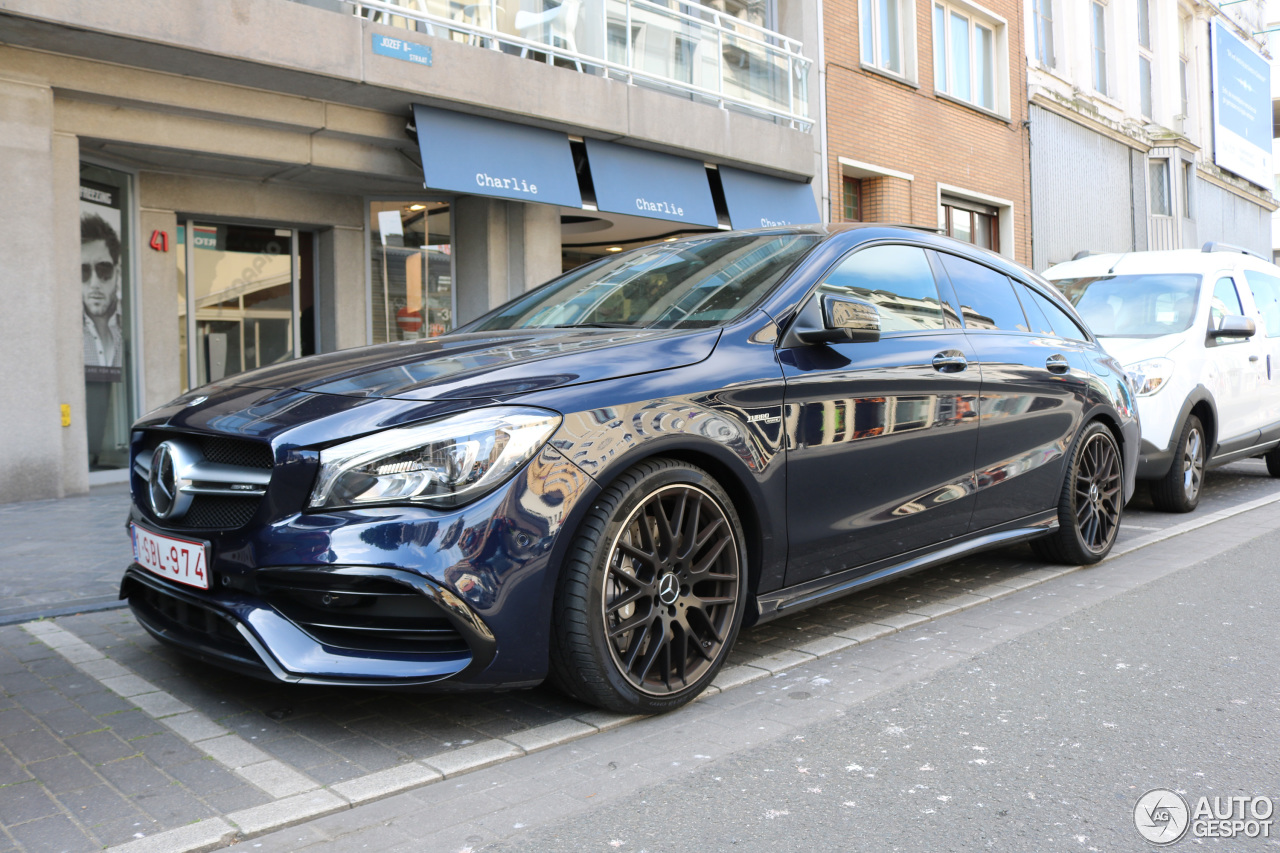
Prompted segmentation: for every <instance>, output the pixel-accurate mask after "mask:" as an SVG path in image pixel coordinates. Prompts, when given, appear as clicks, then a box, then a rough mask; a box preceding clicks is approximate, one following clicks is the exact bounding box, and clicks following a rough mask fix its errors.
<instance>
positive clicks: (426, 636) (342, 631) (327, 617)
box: [257, 570, 469, 654]
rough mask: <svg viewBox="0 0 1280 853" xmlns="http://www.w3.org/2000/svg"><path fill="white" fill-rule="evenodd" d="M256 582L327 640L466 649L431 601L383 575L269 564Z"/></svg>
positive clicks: (421, 650)
mask: <svg viewBox="0 0 1280 853" xmlns="http://www.w3.org/2000/svg"><path fill="white" fill-rule="evenodd" d="M257 584H258V591H259V594H260V595H261V596H262V597H263V598H264V599H265V600H266V601H268V602H269V603H270V604H271V605H272V606H273V607H274V608H275V609H276V610H277V611H279V612H280V613H281V614H282V615H283V616H284V617H285V618H287V619H288V620H289V621H291V622H293V623H294V624H295V625H297V626H298V627H299V628H301V629H302V630H303V631H306V632H307V633H308V634H310V635H311V636H312V637H314V638H315V639H316V640H318V641H320V642H321V643H323V644H325V645H327V646H333V647H336V648H341V649H350V650H353V651H367V652H398V653H401V654H456V653H458V652H465V651H467V650H468V649H469V647H468V645H467V642H466V640H465V639H463V637H462V634H460V633H459V632H458V630H457V629H456V628H454V627H453V625H452V623H450V622H449V620H448V619H446V618H445V617H444V615H443V613H442V612H441V611H440V608H439V607H438V606H437V605H436V603H435V602H434V601H432V600H431V599H430V598H428V597H427V596H425V595H423V594H422V593H421V592H418V591H417V590H416V589H414V588H413V587H411V586H407V585H404V584H401V583H398V582H396V581H394V580H390V579H388V578H385V577H377V576H373V577H371V576H368V575H343V574H338V573H334V572H308V571H297V570H294V571H275V572H273V571H269V570H268V571H263V572H260V573H259V575H258V578H257Z"/></svg>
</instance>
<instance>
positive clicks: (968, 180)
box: [824, 0, 1031, 263]
mask: <svg viewBox="0 0 1280 853" xmlns="http://www.w3.org/2000/svg"><path fill="white" fill-rule="evenodd" d="M824 17H825V32H826V35H825V67H824V73H825V85H826V105H827V113H826V128H827V151H828V158H829V159H828V164H827V168H828V172H827V174H828V175H829V178H830V184H829V187H828V191H829V193H830V216H831V221H833V222H838V221H842V220H860V221H878V222H896V223H911V224H914V225H926V226H940V227H943V228H946V229H947V230H948V233H951V234H952V236H956V237H959V238H961V239H968V240H969V241H971V242H976V243H978V244H980V245H986V246H987V247H988V248H992V249H994V250H995V251H998V252H1000V253H1001V254H1003V255H1006V256H1009V257H1012V258H1014V259H1016V260H1018V261H1020V262H1023V263H1030V261H1031V238H1030V234H1031V229H1030V205H1029V200H1030V178H1029V173H1028V156H1029V155H1028V148H1027V140H1028V137H1027V132H1026V126H1025V120H1026V118H1027V101H1026V94H1025V93H1026V60H1025V57H1024V55H1023V52H1022V50H1023V42H1024V36H1023V26H1024V23H1023V12H1022V4H1021V3H1020V2H1019V0H986V5H985V6H978V5H976V4H971V3H964V2H959V0H949V2H934V1H933V0H828V2H826V3H825V4H824ZM938 25H941V26H938ZM936 30H938V31H940V34H941V38H935V31H936Z"/></svg>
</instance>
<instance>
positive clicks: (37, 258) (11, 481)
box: [0, 78, 88, 501]
mask: <svg viewBox="0 0 1280 853" xmlns="http://www.w3.org/2000/svg"><path fill="white" fill-rule="evenodd" d="M0 116H3V117H4V122H3V127H4V132H3V133H2V134H0V186H3V187H4V201H5V203H4V204H3V205H0V258H3V259H4V263H3V264H2V265H0V303H2V304H3V305H4V310H3V311H0V365H4V369H2V370H0V401H3V410H4V416H3V417H0V447H2V448H3V453H0V501H12V500H24V499H33V498H48V497H61V496H63V495H66V494H75V493H78V492H84V491H87V490H88V466H87V465H82V466H80V467H79V468H77V467H76V466H75V465H74V464H71V463H70V462H69V460H75V459H77V458H79V459H84V458H86V453H87V451H86V439H85V431H84V405H85V404H84V366H83V364H84V362H83V357H82V356H81V354H80V349H81V340H82V338H81V329H80V325H81V320H80V314H81V311H80V288H79V281H80V279H79V274H78V273H79V269H78V268H79V261H80V257H79V246H80V236H79V225H78V223H79V221H80V217H79V214H78V211H77V206H78V204H79V202H78V189H77V187H78V173H77V167H75V165H74V164H75V163H76V157H77V155H76V145H75V141H74V140H72V139H68V138H66V137H57V138H56V139H55V136H54V133H53V90H52V89H51V88H50V87H48V86H44V85H40V84H39V83H38V82H30V81H27V80H19V79H12V78H8V79H5V78H0ZM68 165H70V166H71V169H72V171H71V173H70V176H68V175H67V168H68ZM64 404H66V405H69V406H70V407H71V424H70V426H69V427H65V428H64V427H62V426H61V409H60V406H61V405H64Z"/></svg>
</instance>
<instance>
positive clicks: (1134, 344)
mask: <svg viewBox="0 0 1280 853" xmlns="http://www.w3.org/2000/svg"><path fill="white" fill-rule="evenodd" d="M1182 340H1183V338H1182V335H1181V334H1176V335H1161V336H1159V337H1157V338H1103V337H1099V338H1098V343H1100V344H1102V348H1103V349H1105V350H1106V351H1107V354H1108V355H1110V356H1112V357H1113V358H1114V359H1115V360H1116V361H1118V362H1120V363H1121V364H1123V365H1129V364H1133V363H1134V362H1138V361H1146V360H1147V359H1149V358H1168V357H1169V356H1170V355H1172V353H1173V351H1174V350H1176V349H1177V348H1178V345H1179V344H1181V343H1182Z"/></svg>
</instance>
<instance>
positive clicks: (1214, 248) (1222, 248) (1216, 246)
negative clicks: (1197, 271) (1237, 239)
mask: <svg viewBox="0 0 1280 853" xmlns="http://www.w3.org/2000/svg"><path fill="white" fill-rule="evenodd" d="M1200 251H1202V252H1238V253H1240V254H1242V255H1252V256H1253V257H1255V258H1257V259H1258V260H1260V261H1266V262H1267V263H1270V262H1271V259H1270V258H1264V257H1263V256H1262V255H1260V254H1259V253H1257V252H1255V251H1253V250H1252V249H1246V248H1245V247H1244V246H1233V245H1232V244H1231V243H1219V242H1218V241H1217V240H1210V241H1209V242H1208V243H1205V244H1204V246H1203V247H1202V248H1201V249H1200Z"/></svg>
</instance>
